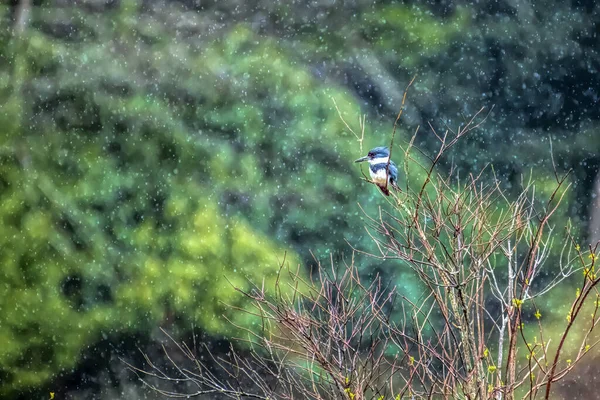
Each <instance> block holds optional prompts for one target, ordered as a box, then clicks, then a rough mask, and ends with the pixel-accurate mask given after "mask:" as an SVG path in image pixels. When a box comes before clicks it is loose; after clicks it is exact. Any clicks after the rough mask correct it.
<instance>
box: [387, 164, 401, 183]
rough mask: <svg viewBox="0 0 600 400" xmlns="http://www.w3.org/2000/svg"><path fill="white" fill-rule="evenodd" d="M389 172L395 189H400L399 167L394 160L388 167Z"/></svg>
mask: <svg viewBox="0 0 600 400" xmlns="http://www.w3.org/2000/svg"><path fill="white" fill-rule="evenodd" d="M388 174H389V177H390V178H389V179H390V184H391V185H392V186H393V187H394V188H395V189H399V188H398V167H397V166H396V164H394V162H393V161H390V166H389V169H388Z"/></svg>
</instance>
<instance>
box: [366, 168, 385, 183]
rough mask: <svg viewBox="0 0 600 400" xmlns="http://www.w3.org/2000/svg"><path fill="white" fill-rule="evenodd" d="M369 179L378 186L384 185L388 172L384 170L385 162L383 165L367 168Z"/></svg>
mask: <svg viewBox="0 0 600 400" xmlns="http://www.w3.org/2000/svg"><path fill="white" fill-rule="evenodd" d="M369 172H370V175H371V180H372V181H373V182H375V183H376V184H377V185H379V186H385V185H386V181H387V177H388V174H387V172H386V164H383V167H377V168H370V169H369Z"/></svg>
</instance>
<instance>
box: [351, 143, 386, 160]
mask: <svg viewBox="0 0 600 400" xmlns="http://www.w3.org/2000/svg"><path fill="white" fill-rule="evenodd" d="M389 159H390V150H389V149H388V148H387V147H383V146H382V147H375V148H374V149H371V150H369V153H367V155H366V156H364V157H361V158H359V159H358V160H355V161H354V162H355V163H359V162H363V161H368V162H369V164H381V163H387V162H388V160H389Z"/></svg>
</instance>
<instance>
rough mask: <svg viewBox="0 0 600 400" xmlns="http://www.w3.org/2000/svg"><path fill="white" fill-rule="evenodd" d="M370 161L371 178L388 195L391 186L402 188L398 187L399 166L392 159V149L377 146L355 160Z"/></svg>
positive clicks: (356, 161)
mask: <svg viewBox="0 0 600 400" xmlns="http://www.w3.org/2000/svg"><path fill="white" fill-rule="evenodd" d="M363 161H368V162H369V174H370V175H371V180H372V181H373V182H374V183H375V184H376V185H377V187H379V189H380V190H381V192H382V193H383V194H385V195H386V196H389V195H390V191H389V189H388V188H389V187H393V188H394V189H396V190H398V191H399V190H400V187H398V167H397V166H396V164H394V162H393V161H391V160H390V150H389V149H388V148H387V147H385V146H381V147H375V148H374V149H371V150H369V153H367V155H366V156H364V157H361V158H359V159H358V160H355V161H354V162H355V163H360V162H363Z"/></svg>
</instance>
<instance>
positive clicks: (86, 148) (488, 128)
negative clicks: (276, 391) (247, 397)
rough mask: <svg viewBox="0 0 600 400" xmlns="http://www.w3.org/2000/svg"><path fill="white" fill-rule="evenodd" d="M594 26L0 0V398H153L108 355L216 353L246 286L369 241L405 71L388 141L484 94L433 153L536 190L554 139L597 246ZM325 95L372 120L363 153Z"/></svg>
mask: <svg viewBox="0 0 600 400" xmlns="http://www.w3.org/2000/svg"><path fill="white" fill-rule="evenodd" d="M599 22H600V6H599V5H597V4H596V2H595V1H593V0H587V1H586V0H573V1H570V2H564V1H559V0H543V1H524V0H498V1H492V0H486V1H480V2H477V4H471V2H468V1H462V0H459V1H452V2H451V1H405V2H396V1H375V0H369V1H367V0H354V1H347V2H344V3H341V2H340V1H336V0H313V1H308V0H307V1H289V2H285V1H277V2H275V1H264V0H248V1H244V0H221V1H202V0H178V1H176V0H171V1H168V0H162V1H160V0H157V1H153V0H139V1H135V0H82V1H78V2H74V3H73V2H71V1H67V0H11V1H5V2H3V3H2V5H1V6H0V220H1V221H2V224H1V225H0V262H1V269H0V397H3V398H23V399H25V398H47V396H48V393H49V392H55V393H56V398H73V399H79V398H81V399H83V398H86V399H89V398H97V399H114V398H127V399H132V398H146V396H153V395H152V394H149V393H147V392H146V391H144V390H143V389H141V388H140V387H139V383H138V382H137V381H135V380H133V379H132V377H131V376H129V375H128V374H126V373H125V372H123V365H122V364H121V363H120V362H119V361H118V359H117V358H116V357H117V355H118V354H126V355H127V356H128V357H132V359H134V360H135V358H136V357H138V356H139V355H138V356H136V355H135V354H138V348H141V349H143V350H144V351H146V352H149V353H152V351H153V349H155V348H157V346H158V339H157V336H158V335H157V328H158V327H164V328H165V329H167V330H169V331H170V332H174V334H178V335H180V337H185V336H186V334H189V333H190V332H192V331H194V332H195V333H197V334H200V335H201V336H202V337H203V338H204V339H205V340H206V341H207V342H208V343H212V346H214V348H215V349H216V351H219V349H220V348H222V347H223V341H224V340H225V339H226V338H228V337H230V336H231V335H233V334H235V330H234V329H232V325H230V324H229V323H228V322H227V321H226V319H225V317H227V318H229V319H232V320H233V321H234V322H236V323H239V324H247V323H252V321H248V320H244V319H247V317H244V316H242V315H240V314H239V313H235V312H232V311H231V309H230V308H229V307H227V306H226V304H230V305H231V304H233V305H238V306H240V307H243V306H244V304H243V302H242V301H241V299H240V296H238V295H236V293H235V291H234V289H233V288H232V285H231V284H232V283H233V284H234V285H238V286H240V287H245V288H248V287H249V286H250V283H249V282H254V283H262V281H263V280H264V281H265V285H266V286H268V285H269V284H271V285H272V284H273V282H274V279H275V275H276V272H277V270H278V268H279V264H280V263H281V262H282V260H283V258H284V257H286V261H287V262H288V263H290V264H291V265H298V264H299V265H300V266H301V268H303V269H304V270H305V271H306V273H307V274H308V273H309V270H310V268H311V265H312V266H314V265H315V261H314V259H313V255H312V254H314V257H316V258H317V259H320V260H325V261H326V260H328V259H329V258H330V257H333V259H334V260H336V261H342V260H343V259H345V258H349V256H350V254H351V251H350V247H349V244H348V243H350V245H352V246H354V247H357V248H361V249H365V250H369V249H371V248H372V243H371V239H370V238H369V237H368V235H366V233H365V229H364V217H363V214H362V211H361V209H360V207H359V205H358V204H359V203H360V204H362V205H366V206H368V207H372V208H373V209H375V208H376V207H378V206H380V205H381V206H383V205H384V204H385V202H383V201H382V199H381V197H380V196H379V194H378V193H377V191H376V190H375V189H374V188H373V187H371V186H370V185H368V184H365V183H364V182H363V181H361V173H360V170H359V169H358V168H357V167H356V166H355V165H354V164H353V163H352V160H354V159H355V158H358V157H359V156H361V155H364V154H362V153H361V150H363V153H364V152H366V150H367V149H368V148H370V147H374V146H378V145H385V144H387V143H389V138H390V133H391V127H392V123H393V120H394V118H395V115H396V113H397V111H398V109H399V107H400V103H401V99H402V93H403V91H404V88H405V87H406V85H407V83H408V82H409V80H410V79H411V78H412V76H414V75H416V76H417V79H416V81H415V84H414V86H413V87H412V89H411V91H410V92H409V95H408V103H407V108H406V111H405V116H404V118H403V120H402V123H401V126H400V130H399V132H398V138H397V143H399V144H403V143H406V141H407V140H408V138H409V136H410V135H411V134H412V133H413V132H414V130H415V128H416V127H417V126H418V125H421V126H425V127H426V126H427V123H428V122H431V123H432V125H433V126H434V127H436V128H437V129H440V130H443V129H444V127H445V125H446V124H447V125H449V126H451V127H457V126H458V124H460V123H461V122H463V121H464V120H465V118H468V116H470V115H472V114H473V113H474V112H476V111H477V110H478V109H480V108H481V107H487V108H488V109H490V108H491V107H492V106H493V111H492V112H491V113H490V115H489V117H488V120H487V121H486V122H485V124H484V126H483V127H482V129H480V130H479V131H478V132H476V133H474V134H473V135H471V136H470V137H468V138H467V139H465V140H463V141H462V142H461V143H460V144H459V145H458V148H457V149H455V151H453V153H452V155H451V157H448V158H447V159H445V164H444V165H443V166H442V167H443V168H449V167H450V164H451V163H453V164H455V165H456V166H457V167H458V171H460V173H461V174H465V175H466V174H468V173H469V172H476V171H478V170H479V169H481V168H482V167H484V166H485V165H487V164H488V163H491V164H493V165H494V168H495V171H496V173H497V174H498V176H499V177H500V178H501V179H502V181H503V184H504V185H505V187H507V188H508V190H509V192H510V191H511V190H513V191H514V192H517V191H518V189H519V187H520V182H521V177H522V176H523V175H529V174H532V175H533V176H534V177H535V179H537V180H538V181H539V182H541V191H542V192H544V190H547V187H550V186H551V183H552V179H553V176H554V175H553V172H552V163H551V161H550V156H549V155H550V139H552V142H553V143H552V144H553V151H554V161H555V164H556V166H557V168H558V169H559V170H560V171H564V170H566V169H568V168H573V169H574V174H573V175H572V178H571V183H572V184H573V189H572V191H571V194H570V197H569V198H568V200H567V202H566V206H565V207H564V209H563V210H562V216H560V218H559V220H558V221H559V222H558V224H560V223H563V222H564V221H566V219H567V218H571V219H572V221H573V223H574V225H575V226H576V227H577V231H578V232H580V236H581V240H582V243H585V242H594V241H596V240H598V238H599V231H598V230H599V229H600V216H599V215H597V214H598V213H600V207H599V202H600V200H599V199H598V195H599V194H600V176H599V175H598V170H599V166H600V124H599V119H600V111H599V107H598V105H599V104H598V99H599V96H600V93H599V91H600V82H599V81H600V78H599V75H598V68H599V67H600V55H599V53H598V51H599V49H600V47H599V35H600V28H599V26H600V25H599ZM334 101H335V102H336V104H337V105H338V107H339V109H340V112H341V113H342V114H343V116H344V118H345V119H346V121H348V123H350V124H351V125H352V127H353V128H354V129H356V130H359V124H358V121H359V118H360V116H361V115H362V114H366V115H367V126H366V132H365V142H364V144H363V146H364V147H363V148H362V149H361V147H360V144H359V142H358V141H357V140H356V138H355V137H354V136H353V135H352V134H351V133H350V132H348V129H346V127H345V125H344V123H343V122H342V120H341V119H340V117H339V115H338V111H337V110H336V108H335V106H334ZM416 144H417V145H418V146H419V147H421V148H422V149H423V150H424V151H425V152H426V153H427V152H433V151H435V149H436V140H435V137H434V135H432V134H431V133H430V132H429V130H428V129H422V134H421V135H420V136H419V137H418V140H417V143H416ZM394 158H396V161H398V162H401V152H400V151H397V152H396V156H394ZM359 265H360V268H361V272H362V273H363V275H364V277H365V279H368V278H369V277H371V276H373V275H374V274H375V273H379V274H383V275H384V276H385V277H386V278H388V279H389V280H390V281H391V282H395V283H396V284H397V285H398V287H399V288H400V290H401V291H402V292H404V293H409V294H410V293H414V292H415V291H417V290H418V289H417V288H416V286H415V283H414V282H415V281H414V279H413V277H412V276H411V274H410V273H408V272H407V271H405V270H402V269H401V268H400V265H399V264H398V263H394V262H391V261H389V262H380V261H377V260H374V259H369V258H364V257H363V258H359ZM569 290H571V289H569ZM559 295H560V292H559ZM552 301H553V299H549V300H548V302H549V305H550V304H552ZM554 301H556V300H554ZM589 362H590V363H593V359H592V358H590V361H589ZM590 374H591V373H590ZM596 375H597V374H596Z"/></svg>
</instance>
